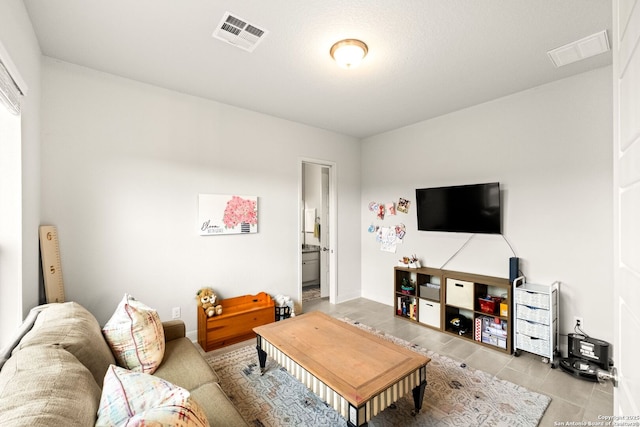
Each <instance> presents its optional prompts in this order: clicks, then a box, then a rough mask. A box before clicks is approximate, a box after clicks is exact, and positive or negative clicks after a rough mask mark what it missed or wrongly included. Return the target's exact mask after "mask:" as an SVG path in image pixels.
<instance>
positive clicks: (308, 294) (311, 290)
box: [302, 285, 320, 304]
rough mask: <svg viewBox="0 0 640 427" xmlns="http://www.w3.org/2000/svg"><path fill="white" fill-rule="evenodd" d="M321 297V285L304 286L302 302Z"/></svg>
mask: <svg viewBox="0 0 640 427" xmlns="http://www.w3.org/2000/svg"><path fill="white" fill-rule="evenodd" d="M318 298H320V285H317V286H305V287H303V288H302V303H303V304H304V303H305V302H308V301H313V300H314V299H318Z"/></svg>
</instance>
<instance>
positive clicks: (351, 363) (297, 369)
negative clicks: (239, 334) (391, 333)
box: [253, 311, 431, 426]
mask: <svg viewBox="0 0 640 427" xmlns="http://www.w3.org/2000/svg"><path fill="white" fill-rule="evenodd" d="M253 331H254V332H255V333H256V334H257V339H258V345H257V347H256V348H257V350H258V359H259V361H260V367H261V369H262V370H263V372H264V368H265V365H266V359H267V355H268V356H270V357H271V358H273V359H274V360H275V361H276V362H277V363H278V364H280V365H281V366H283V367H284V368H286V369H287V371H289V373H291V374H292V375H293V376H294V377H296V378H297V379H298V380H299V381H300V382H302V383H303V384H304V385H306V386H307V387H308V388H309V389H310V390H311V391H313V392H314V393H315V394H317V395H318V396H319V397H320V398H321V399H323V400H324V401H325V402H327V404H329V405H330V406H331V407H333V408H334V409H335V410H336V411H338V412H339V413H340V414H341V415H342V416H343V417H344V418H346V420H347V423H348V425H349V426H361V425H363V424H365V423H367V422H368V421H369V420H370V419H371V418H373V417H374V416H376V415H377V414H378V413H380V412H381V411H382V410H383V409H385V408H387V407H388V406H391V405H392V404H394V402H396V401H397V400H398V399H400V398H401V397H403V396H404V395H406V394H407V393H409V392H412V393H413V399H414V403H415V409H414V411H413V412H412V414H413V415H415V414H417V413H418V412H419V411H420V409H421V408H422V399H423V398H424V389H425V387H426V385H427V363H429V362H430V361H431V359H429V358H428V357H426V356H422V355H420V354H418V353H416V352H414V351H412V350H409V349H407V348H404V347H401V346H399V345H396V344H393V343H391V342H389V341H386V340H384V339H382V338H380V337H378V336H376V335H374V334H371V333H369V332H366V331H364V330H362V329H360V328H357V327H355V326H353V325H350V324H348V323H346V322H343V321H340V320H338V319H335V318H333V317H331V316H328V315H326V314H324V313H321V312H317V311H314V312H311V313H306V314H302V315H300V316H296V317H292V318H290V319H286V320H282V321H279V322H275V323H271V324H268V325H263V326H258V327H256V328H254V329H253Z"/></svg>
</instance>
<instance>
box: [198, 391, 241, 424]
mask: <svg viewBox="0 0 640 427" xmlns="http://www.w3.org/2000/svg"><path fill="white" fill-rule="evenodd" d="M191 396H192V397H193V399H194V400H195V401H197V402H201V404H202V407H203V408H204V411H205V414H206V416H207V418H208V419H209V424H210V425H211V426H212V427H218V426H220V427H241V426H242V427H248V425H249V424H247V422H246V421H245V420H244V418H242V415H240V412H238V410H237V409H236V407H235V406H234V404H233V403H232V402H231V400H229V398H228V397H227V395H226V394H225V393H224V391H222V389H221V388H220V385H219V384H218V383H208V384H203V385H201V386H200V387H198V388H197V389H195V390H191Z"/></svg>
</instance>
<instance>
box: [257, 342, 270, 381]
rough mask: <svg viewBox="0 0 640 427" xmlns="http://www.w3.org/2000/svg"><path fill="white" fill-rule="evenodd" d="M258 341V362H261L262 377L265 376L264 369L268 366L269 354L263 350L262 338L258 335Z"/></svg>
mask: <svg viewBox="0 0 640 427" xmlns="http://www.w3.org/2000/svg"><path fill="white" fill-rule="evenodd" d="M256 339H257V340H258V344H257V345H256V350H258V361H259V362H260V375H263V374H264V370H265V369H264V368H265V366H266V365H267V352H266V351H264V350H263V349H262V337H261V336H260V335H257V336H256Z"/></svg>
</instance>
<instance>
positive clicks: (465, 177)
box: [360, 67, 613, 341]
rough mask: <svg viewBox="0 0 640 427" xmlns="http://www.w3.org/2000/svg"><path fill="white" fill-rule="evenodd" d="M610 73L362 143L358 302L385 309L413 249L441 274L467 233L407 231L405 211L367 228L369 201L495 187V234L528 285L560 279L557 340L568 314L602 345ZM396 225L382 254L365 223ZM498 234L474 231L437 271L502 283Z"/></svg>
mask: <svg viewBox="0 0 640 427" xmlns="http://www.w3.org/2000/svg"><path fill="white" fill-rule="evenodd" d="M611 99H612V88H611V67H606V68H602V69H598V70H595V71H592V72H588V73H584V74H581V75H577V76H575V77H571V78H567V79H565V80H561V81H557V82H555V83H551V84H547V85H544V86H540V87H537V88H534V89H531V90H527V91H524V92H521V93H517V94H514V95H511V96H508V97H505V98H501V99H498V100H495V101H492V102H489V103H486V104H482V105H478V106H474V107H471V108H468V109H465V110H461V111H458V112H455V113H452V114H448V115H446V116H442V117H439V118H436V119H433V120H429V121H425V122H421V123H418V124H415V125H413V126H408V127H405V128H402V129H398V130H395V131H392V132H388V133H385V134H381V135H377V136H374V137H371V138H368V139H366V140H364V141H363V145H362V199H361V206H360V212H361V218H362V228H363V232H362V283H363V287H362V296H363V297H365V298H369V299H373V300H376V301H379V302H382V303H385V304H389V305H391V304H392V303H393V299H392V297H393V294H392V292H393V291H392V289H393V285H392V281H393V266H394V265H395V263H396V260H397V259H398V258H400V257H401V256H402V255H410V254H414V253H415V254H417V255H418V257H419V258H420V259H421V260H422V261H423V264H426V265H427V266H429V267H436V268H440V267H441V266H442V265H443V264H444V263H445V262H446V261H447V260H448V259H449V258H450V257H451V256H452V255H453V254H454V253H455V252H456V251H457V250H458V249H459V248H460V247H461V246H462V245H463V244H464V243H465V242H466V241H467V239H468V238H469V237H470V236H471V235H470V234H463V233H436V232H418V231H417V230H416V212H415V206H411V209H410V211H409V214H408V215H403V214H398V216H397V217H387V219H385V220H384V221H376V220H375V218H374V215H373V214H372V213H371V212H369V210H368V208H367V206H368V204H369V202H370V201H377V202H387V201H397V200H398V198H399V197H405V198H408V199H409V200H411V201H415V189H416V188H422V187H436V186H445V185H458V184H473V183H481V182H492V181H499V182H500V183H501V189H502V193H503V234H504V237H505V239H507V240H508V241H509V242H510V243H511V245H512V246H513V250H514V251H515V255H516V256H518V257H520V258H521V261H522V262H521V270H522V271H523V273H524V275H525V276H526V277H527V280H528V281H529V282H534V283H551V282H553V281H555V280H559V281H561V282H562V285H561V286H562V287H561V313H560V316H561V333H563V334H566V333H568V332H572V331H573V316H574V315H579V316H582V317H583V318H584V321H585V328H586V331H587V332H588V333H589V334H590V335H593V336H596V337H598V338H601V339H604V340H607V341H612V338H613V337H612V327H613V326H612V322H611V318H612V313H611V309H610V307H612V299H611V298H612V296H611V290H610V288H611V283H612V274H613V273H612V267H611V256H612V255H611V254H612V249H613V247H612V241H613V240H612V239H613V237H612V197H611V185H612V154H611V141H612V140H611V138H612V119H611V117H612V109H611ZM397 222H402V223H404V224H405V225H406V227H407V236H406V238H405V242H404V243H403V245H401V246H399V247H398V252H397V253H396V254H392V253H387V252H381V251H380V250H379V245H377V244H376V243H375V241H374V238H373V235H372V234H369V233H367V232H366V227H367V226H368V225H369V224H371V223H374V224H380V225H394V224H395V223H397ZM505 239H503V237H501V236H499V235H498V236H495V235H494V236H488V235H476V236H475V237H473V239H472V240H471V241H470V242H469V244H468V246H467V247H466V248H465V249H463V250H462V251H461V252H460V253H459V254H458V255H457V256H456V257H454V258H453V259H452V260H451V261H450V262H449V263H448V264H447V265H446V268H447V269H450V270H456V271H468V272H474V273H479V274H486V275H493V276H499V277H508V276H509V266H508V258H509V257H511V256H513V255H514V252H512V250H511V248H510V247H509V244H508V243H507V242H506V240H505Z"/></svg>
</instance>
